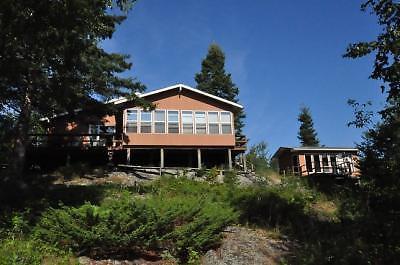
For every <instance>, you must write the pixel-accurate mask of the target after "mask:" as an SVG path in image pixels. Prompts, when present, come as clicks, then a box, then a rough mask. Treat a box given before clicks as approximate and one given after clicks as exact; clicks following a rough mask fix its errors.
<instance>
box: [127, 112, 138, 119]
mask: <svg viewBox="0 0 400 265" xmlns="http://www.w3.org/2000/svg"><path fill="white" fill-rule="evenodd" d="M126 112H127V120H129V121H137V110H135V109H128V110H127V111H126Z"/></svg>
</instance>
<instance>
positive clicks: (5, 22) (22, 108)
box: [0, 0, 144, 174]
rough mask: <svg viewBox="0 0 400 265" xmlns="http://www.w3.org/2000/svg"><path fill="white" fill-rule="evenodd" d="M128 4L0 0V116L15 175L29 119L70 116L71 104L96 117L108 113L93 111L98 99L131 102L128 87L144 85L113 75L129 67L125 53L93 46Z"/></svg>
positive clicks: (99, 103)
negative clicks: (8, 118)
mask: <svg viewBox="0 0 400 265" xmlns="http://www.w3.org/2000/svg"><path fill="white" fill-rule="evenodd" d="M134 2H135V0H115V1H113V0H110V1H72V0H71V1H50V0H45V1H35V0H5V1H1V2H0V24H1V25H2V26H1V27H0V35H1V36H2V38H1V39H0V47H1V49H0V72H1V76H0V87H1V90H0V116H4V115H5V114H6V113H13V114H14V117H13V119H14V122H13V129H14V134H13V135H12V139H13V141H12V142H13V150H14V151H15V153H16V154H17V155H16V156H15V157H14V159H13V162H14V163H13V168H14V170H15V171H18V172H17V173H19V174H21V170H22V169H23V167H24V159H25V153H26V147H27V145H28V144H29V136H28V134H29V133H31V131H32V129H33V128H34V122H33V121H34V117H36V116H37V117H39V118H42V117H52V116H53V115H54V114H58V113H61V112H65V111H67V112H69V113H73V111H74V110H76V109H78V108H83V109H89V110H91V111H92V112H93V113H95V114H98V115H102V114H104V113H99V112H112V111H113V110H114V109H112V108H111V106H110V108H108V107H106V108H105V107H104V106H103V107H102V108H101V109H100V108H98V107H99V106H102V105H103V104H102V103H103V102H104V100H107V99H110V98H112V97H117V96H129V97H131V98H132V99H137V97H136V96H135V94H134V92H136V91H143V90H144V86H143V85H141V84H140V83H138V82H136V81H135V80H133V79H132V78H124V77H121V75H120V73H122V72H124V71H125V70H129V69H130V68H131V65H132V64H131V63H130V62H128V61H127V60H128V56H127V55H121V54H117V53H107V52H106V51H104V50H103V49H102V48H101V47H100V45H99V44H100V41H101V40H104V39H108V38H111V37H112V35H113V33H114V31H115V29H116V26H117V25H118V24H120V23H122V21H123V20H124V19H125V14H126V12H127V11H128V9H127V8H128V7H129V5H130V4H132V3H134ZM60 21H62V23H60ZM27 28H29V29H30V30H26V29H27ZM137 101H138V103H139V102H141V101H139V100H137Z"/></svg>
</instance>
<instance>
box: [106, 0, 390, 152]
mask: <svg viewBox="0 0 400 265" xmlns="http://www.w3.org/2000/svg"><path fill="white" fill-rule="evenodd" d="M361 2H362V1H359V0H350V1H349V0H330V1H328V0H327V1H323V0H308V1H297V0H289V1H282V0H253V1H239V0H218V1H216V0H201V1H199V0H168V1H162V0H139V2H138V3H137V4H136V5H135V7H134V9H133V10H132V11H131V12H130V13H129V15H128V19H127V20H125V21H124V22H123V24H122V25H120V26H119V27H118V29H117V31H116V33H115V35H114V36H113V38H112V39H111V40H107V41H105V42H104V43H103V47H104V48H105V49H106V50H107V51H110V52H118V53H125V54H129V55H130V56H131V59H130V60H131V61H132V62H133V68H132V70H131V71H129V72H128V73H127V75H129V76H132V77H137V78H138V79H139V80H140V81H142V82H143V83H144V84H145V85H146V86H147V87H148V90H154V89H157V88H161V87H165V86H169V85H172V84H175V83H184V84H187V85H190V86H195V85H196V83H195V81H194V75H195V73H197V72H199V71H200V66H201V61H202V59H203V58H204V57H205V55H206V53H207V49H208V46H209V45H210V44H211V43H213V42H216V43H217V44H219V45H220V46H221V48H222V49H223V50H224V52H225V55H226V70H227V72H230V73H231V74H232V78H233V81H234V82H235V83H236V84H237V86H238V87H239V88H240V95H239V99H240V102H241V104H243V105H244V106H245V111H246V114H247V118H246V127H245V130H244V132H245V134H246V135H247V136H248V138H250V142H251V143H252V144H254V143H257V142H259V141H261V140H265V141H267V142H268V144H269V148H270V152H271V153H273V152H275V150H276V149H277V148H278V147H279V146H298V145H299V142H298V139H297V131H298V127H299V123H298V122H297V115H298V113H299V108H300V107H301V106H302V105H306V106H309V107H310V109H311V112H312V114H313V118H314V124H315V128H316V130H317V132H318V135H319V138H320V141H321V143H322V144H325V145H327V146H352V145H354V143H356V142H359V141H360V139H361V134H362V130H360V129H355V128H348V127H347V125H346V124H347V122H348V121H350V120H352V118H353V117H352V110H351V108H350V107H348V106H347V104H346V102H347V99H349V98H354V99H357V100H360V101H366V100H372V101H373V103H374V108H375V109H380V108H381V107H382V105H383V102H384V100H383V96H382V95H381V94H380V92H379V88H378V84H377V82H375V81H373V80H369V79H368V76H369V74H370V72H371V70H372V62H373V58H372V57H369V58H362V59H358V60H350V59H344V58H342V55H343V54H344V52H345V50H346V47H347V45H348V44H349V43H351V42H356V41H364V40H371V39H373V38H374V37H375V36H376V34H377V33H378V32H379V28H378V27H377V25H376V19H375V17H374V16H372V15H370V14H369V13H365V12H361V11H360V4H361Z"/></svg>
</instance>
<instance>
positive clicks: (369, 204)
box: [345, 0, 400, 264]
mask: <svg viewBox="0 0 400 265" xmlns="http://www.w3.org/2000/svg"><path fill="white" fill-rule="evenodd" d="M362 9H363V10H364V11H367V10H368V9H369V10H371V11H372V13H374V14H375V15H376V16H377V18H378V23H379V25H380V26H381V29H382V32H381V33H380V34H379V35H378V36H377V38H376V39H375V40H372V41H369V42H359V43H355V44H351V45H350V46H349V47H348V49H347V53H346V54H345V57H348V58H359V57H364V56H369V55H371V54H372V55H374V56H375V62H374V65H373V67H374V68H373V71H372V74H371V76H370V78H372V79H375V80H380V81H382V85H381V87H380V90H381V91H382V92H386V106H385V107H384V108H383V110H382V111H380V115H381V121H380V122H379V123H378V124H376V125H375V126H374V127H373V128H372V129H369V130H368V131H367V132H366V134H365V137H364V141H363V142H362V143H361V145H360V146H359V147H360V150H361V152H362V154H363V156H362V159H361V161H360V167H361V172H362V177H361V188H362V189H363V191H364V198H365V208H366V209H367V211H368V213H369V215H368V216H367V217H366V218H364V219H365V220H366V224H363V225H362V227H365V231H364V232H365V233H366V234H368V238H370V240H371V241H373V244H370V245H371V246H372V247H373V248H371V249H374V253H376V254H375V256H373V258H372V259H371V260H374V261H373V262H375V263H377V264H378V263H380V264H391V263H396V262H398V260H399V259H400V252H399V246H400V226H399V223H400V74H399V73H400V3H399V2H398V1H394V0H369V1H367V2H366V3H365V4H363V5H362ZM359 113H362V112H359ZM365 113H366V115H359V116H358V117H357V116H356V122H355V123H354V124H355V125H358V124H361V125H362V124H363V123H364V121H368V112H365ZM360 121H361V122H360ZM367 221H368V223H367ZM382 224H384V225H382Z"/></svg>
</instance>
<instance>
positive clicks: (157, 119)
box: [154, 110, 165, 133]
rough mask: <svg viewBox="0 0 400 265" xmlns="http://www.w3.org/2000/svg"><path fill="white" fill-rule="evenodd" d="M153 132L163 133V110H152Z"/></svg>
mask: <svg viewBox="0 0 400 265" xmlns="http://www.w3.org/2000/svg"><path fill="white" fill-rule="evenodd" d="M154 132H155V133H165V110H156V111H154Z"/></svg>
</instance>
